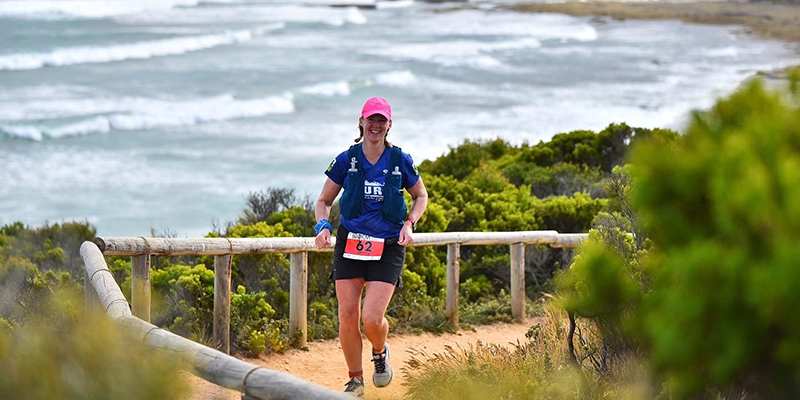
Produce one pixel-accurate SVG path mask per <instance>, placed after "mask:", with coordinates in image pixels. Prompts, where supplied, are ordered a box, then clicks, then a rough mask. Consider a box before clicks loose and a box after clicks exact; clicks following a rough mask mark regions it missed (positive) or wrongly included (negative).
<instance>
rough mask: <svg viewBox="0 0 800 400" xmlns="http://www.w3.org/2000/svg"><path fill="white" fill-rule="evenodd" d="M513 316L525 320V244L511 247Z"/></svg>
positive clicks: (516, 244) (520, 320)
mask: <svg viewBox="0 0 800 400" xmlns="http://www.w3.org/2000/svg"><path fill="white" fill-rule="evenodd" d="M511 316H512V317H514V319H515V320H517V321H519V322H522V321H523V320H525V244H523V243H515V244H512V245H511Z"/></svg>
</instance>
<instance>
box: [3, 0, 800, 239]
mask: <svg viewBox="0 0 800 400" xmlns="http://www.w3.org/2000/svg"><path fill="white" fill-rule="evenodd" d="M356 1H357V2H359V3H361V4H372V5H374V7H372V8H365V7H355V6H345V7H340V6H332V5H335V3H342V2H340V1H335V0H331V1H324V0H313V1H297V2H293V1H285V0H284V1H280V0H140V1H135V0H114V1H96V0H49V1H39V0H23V1H19V0H12V1H8V0H4V1H0V224H6V223H10V222H14V221H22V222H24V223H26V224H28V225H33V226H36V225H41V224H43V223H44V222H45V221H49V222H50V223H55V222H61V221H70V220H80V221H83V220H87V221H89V222H91V223H92V224H94V225H95V226H96V227H97V229H98V235H101V236H140V235H145V236H147V235H150V232H151V229H152V230H155V231H157V232H164V231H170V232H173V233H174V234H177V235H178V236H179V237H200V236H204V235H205V234H206V233H207V232H209V231H210V230H211V226H212V222H211V221H212V220H218V221H220V222H222V223H224V222H226V221H232V220H235V218H236V217H237V215H239V214H240V213H241V210H242V208H243V207H244V205H245V198H246V196H247V194H248V193H250V192H253V191H258V190H263V189H265V188H267V187H288V188H294V189H295V190H296V193H297V194H298V195H300V196H306V195H307V196H310V197H311V198H312V199H316V196H317V195H318V193H319V190H320V188H321V187H322V183H323V182H324V180H325V176H324V175H323V171H324V170H325V168H326V166H327V165H328V163H329V162H330V161H331V159H332V158H333V157H334V156H335V155H336V154H338V153H339V152H341V151H343V150H345V149H346V148H347V146H348V145H349V144H351V143H352V142H353V139H354V138H355V137H357V136H358V130H357V126H356V123H357V119H358V114H359V111H360V109H361V105H362V104H363V102H364V101H365V100H366V99H367V98H369V97H372V96H380V97H385V98H386V99H388V100H389V101H390V102H391V104H392V107H393V117H394V124H393V128H392V130H391V132H390V134H389V140H391V141H392V142H393V143H395V144H397V145H399V146H400V147H402V148H403V149H404V150H405V151H407V152H409V153H410V154H411V155H412V156H413V157H414V159H415V161H416V162H418V163H419V162H421V161H422V160H424V159H433V158H436V157H437V156H439V155H441V154H443V153H445V152H447V151H448V149H449V147H452V146H456V145H458V144H459V143H461V142H462V141H464V140H465V139H488V138H496V137H500V138H503V139H505V140H507V141H509V142H511V143H514V144H519V143H522V142H526V141H527V142H529V143H537V142H539V141H540V140H545V141H546V140H549V138H551V137H552V136H553V135H554V134H556V133H560V132H568V131H571V130H576V129H591V130H601V129H603V128H604V127H606V126H607V125H608V124H610V123H615V122H626V123H628V124H629V125H632V126H640V127H668V128H673V129H677V130H680V129H682V128H683V126H684V124H685V122H686V120H687V117H688V116H689V115H690V112H691V111H692V110H696V109H704V108H708V107H709V106H711V105H712V104H713V102H714V101H715V99H716V98H718V97H719V96H724V95H726V94H728V93H730V92H731V91H733V90H734V89H735V88H736V87H737V86H738V85H739V84H740V83H741V82H742V81H743V80H744V79H746V78H748V77H750V76H752V75H753V74H754V73H756V72H757V71H771V70H774V69H776V68H782V67H785V66H788V65H793V64H798V63H800V53H798V52H797V48H796V47H793V46H791V45H788V44H785V43H781V42H775V41H763V40H757V39H755V38H753V37H751V36H748V35H746V34H744V33H743V32H742V28H741V27H736V26H704V25H692V24H685V23H681V22H674V21H631V20H627V21H618V20H613V19H608V18H592V17H570V16H565V15H559V14H525V13H518V12H512V11H506V10H502V9H500V8H499V7H498V4H500V3H502V1H494V2H493V1H471V2H467V3H436V4H433V3H423V2H414V1H409V0H398V1H384V2H377V3H373V2H371V0H356ZM351 4H353V3H352V2H351Z"/></svg>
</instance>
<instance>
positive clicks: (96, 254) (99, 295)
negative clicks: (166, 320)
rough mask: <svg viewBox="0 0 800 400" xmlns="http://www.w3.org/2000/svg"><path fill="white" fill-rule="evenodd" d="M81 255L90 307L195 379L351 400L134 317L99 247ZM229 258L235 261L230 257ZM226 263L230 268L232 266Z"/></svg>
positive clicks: (264, 395) (270, 394)
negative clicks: (178, 363)
mask: <svg viewBox="0 0 800 400" xmlns="http://www.w3.org/2000/svg"><path fill="white" fill-rule="evenodd" d="M80 252H81V258H82V259H83V263H84V266H85V278H86V282H85V283H86V285H85V288H86V305H87V308H89V309H90V310H91V309H99V310H101V311H103V312H105V313H106V314H107V315H108V316H109V317H111V318H112V319H113V321H114V322H115V323H116V324H118V325H120V326H123V327H125V328H126V329H128V330H129V331H130V332H132V333H134V334H135V336H136V337H137V338H138V339H140V340H142V342H144V343H145V344H146V345H147V346H148V347H150V348H152V349H154V350H157V351H160V352H164V353H167V354H169V355H170V356H172V357H180V358H181V359H183V360H184V361H186V362H187V365H188V366H189V367H190V370H191V372H192V373H194V374H195V375H197V376H199V377H201V378H204V379H206V380H208V381H210V382H213V383H215V384H218V385H220V386H223V387H226V388H229V389H233V390H237V391H239V392H241V393H242V394H243V397H247V398H257V399H263V400H266V399H274V400H293V399H314V400H328V399H331V400H337V399H338V400H345V399H350V398H351V397H350V396H347V395H345V394H344V393H340V392H334V391H332V390H330V389H327V388H324V387H322V386H319V385H316V384H313V383H310V382H306V381H304V380H301V379H299V378H296V377H294V376H292V375H290V374H287V373H284V372H278V371H273V370H270V369H266V368H263V367H259V366H257V365H254V364H250V363H247V362H244V361H241V360H238V359H236V358H234V357H231V356H229V355H227V354H225V353H222V352H221V351H218V350H214V349H211V348H208V347H206V346H203V345H201V344H199V343H195V342H193V341H191V340H189V339H185V338H183V337H180V336H178V335H175V334H173V333H170V332H168V331H166V330H163V329H161V328H159V327H157V326H155V325H152V324H150V323H148V322H145V321H143V320H141V319H139V318H137V317H135V316H132V315H131V309H130V307H129V306H128V301H127V300H126V299H125V297H123V295H122V291H121V290H120V288H119V286H118V285H117V283H116V282H115V281H114V277H113V275H112V274H111V271H109V269H108V265H107V264H106V261H105V258H104V257H103V253H101V252H100V249H99V248H98V247H97V246H96V245H95V244H94V243H92V242H84V243H83V245H81V249H80ZM222 258H225V257H224V256H223V257H222ZM227 258H228V259H230V256H227ZM222 262H223V263H224V262H225V260H224V259H223V260H222ZM227 265H228V266H230V263H229V262H228V263H227ZM228 277H230V274H229V273H228ZM134 298H135V297H134ZM215 309H216V307H215ZM215 329H216V327H215Z"/></svg>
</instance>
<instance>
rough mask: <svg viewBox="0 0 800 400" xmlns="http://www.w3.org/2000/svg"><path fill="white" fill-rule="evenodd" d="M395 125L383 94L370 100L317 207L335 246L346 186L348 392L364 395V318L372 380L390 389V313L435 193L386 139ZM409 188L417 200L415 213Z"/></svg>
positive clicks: (339, 260) (336, 260)
mask: <svg viewBox="0 0 800 400" xmlns="http://www.w3.org/2000/svg"><path fill="white" fill-rule="evenodd" d="M391 127H392V109H391V107H390V106H389V103H388V102H387V101H386V100H384V99H382V98H379V97H373V98H371V99H369V100H367V102H366V103H365V104H364V107H363V108H362V110H361V117H360V118H359V119H358V129H359V131H360V135H359V137H358V139H356V140H355V141H356V143H357V144H355V145H353V146H352V147H351V148H350V149H348V150H345V151H343V152H342V153H340V154H339V155H338V156H337V157H336V158H335V159H334V160H333V161H332V162H331V163H330V165H329V166H328V170H327V171H326V172H325V175H327V176H328V178H327V179H326V180H325V184H324V185H323V186H322V192H321V193H320V195H319V199H317V203H316V208H315V214H316V218H317V221H319V222H318V223H317V225H316V233H317V237H316V239H315V243H316V246H317V247H318V248H323V247H326V246H330V244H331V234H332V233H333V227H332V226H331V224H330V222H329V221H328V217H329V216H330V211H331V206H332V204H333V201H334V200H335V199H336V196H338V195H339V192H340V191H341V189H342V188H343V187H344V194H342V198H341V199H340V201H339V205H340V209H341V217H340V221H339V222H340V223H339V228H338V230H337V232H336V246H335V247H334V252H333V278H334V280H335V282H336V298H337V299H338V301H339V342H340V344H341V346H342V352H343V353H344V358H345V362H346V363H347V368H348V370H349V372H350V374H349V375H350V380H349V381H348V382H347V384H346V385H345V392H347V393H351V394H353V395H354V396H359V397H360V396H363V395H364V372H363V368H362V365H361V364H362V363H361V351H362V348H361V347H362V342H361V329H360V327H359V320H361V321H362V322H363V323H364V334H365V335H366V337H367V339H368V340H369V341H370V343H371V344H372V362H373V364H374V367H375V370H374V373H373V374H372V382H373V383H374V384H375V386H376V387H379V388H380V387H385V386H388V385H389V383H391V381H392V377H393V371H392V366H391V364H390V352H389V344H388V343H386V338H387V335H388V334H389V323H388V321H386V318H385V317H384V315H385V314H386V308H387V307H388V306H389V301H390V300H391V299H392V294H393V293H394V289H395V287H396V286H397V285H399V284H400V274H401V272H402V270H403V263H404V262H405V248H406V247H407V246H409V245H410V244H411V243H413V242H414V239H413V237H412V231H413V230H414V229H416V221H418V220H419V218H420V217H421V216H422V213H423V212H424V211H425V207H426V206H427V204H428V193H427V191H426V190H425V185H423V183H422V179H421V178H420V176H419V171H417V168H416V167H415V166H414V162H413V160H412V159H411V156H410V155H408V154H407V153H404V152H402V151H401V150H400V149H399V148H398V147H396V146H393V145H392V144H391V143H389V142H388V141H387V140H386V135H387V134H388V133H389V129H391ZM359 142H360V143H359ZM403 189H406V190H407V191H408V192H409V193H410V194H411V198H412V200H413V201H412V205H411V210H408V211H407V208H406V205H405V200H404V199H403ZM406 212H408V216H406ZM365 285H366V295H365V297H364V306H363V309H362V307H361V294H362V290H364V287H365Z"/></svg>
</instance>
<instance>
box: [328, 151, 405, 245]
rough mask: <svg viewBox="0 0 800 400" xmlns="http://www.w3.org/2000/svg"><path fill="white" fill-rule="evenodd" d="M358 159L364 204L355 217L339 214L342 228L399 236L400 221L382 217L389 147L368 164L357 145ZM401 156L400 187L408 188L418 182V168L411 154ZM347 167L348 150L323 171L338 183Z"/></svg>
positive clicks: (371, 233)
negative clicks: (401, 184) (362, 177)
mask: <svg viewBox="0 0 800 400" xmlns="http://www.w3.org/2000/svg"><path fill="white" fill-rule="evenodd" d="M358 151H359V154H360V155H361V160H363V161H361V162H362V163H363V164H364V165H359V166H358V169H360V170H361V171H363V172H364V205H363V207H362V208H361V214H360V215H359V216H358V217H356V218H354V219H347V218H345V217H344V216H341V217H340V222H341V223H342V225H344V227H345V229H347V230H348V231H350V232H358V233H364V234H367V235H370V236H374V237H378V238H383V239H387V238H392V237H397V236H400V229H401V228H402V227H403V223H402V222H398V223H391V222H389V221H387V220H386V219H385V218H384V217H383V212H382V208H383V186H384V184H385V183H386V175H387V174H389V173H390V171H389V155H390V154H391V153H392V151H391V149H389V148H388V147H387V148H386V149H384V150H383V154H381V158H379V159H378V162H377V163H375V165H373V164H370V162H369V160H367V157H366V156H364V150H363V149H362V148H361V145H358ZM402 154H403V155H402V157H401V158H400V172H401V173H402V174H403V187H404V188H406V189H408V188H410V187H412V186H414V185H416V184H417V181H418V180H419V171H417V167H415V166H414V160H412V159H411V156H410V155H408V154H407V153H405V152H403V153H402ZM349 168H350V160H349V157H348V150H345V151H343V152H342V153H341V154H339V155H338V156H336V158H335V159H333V161H331V164H330V165H329V166H328V170H327V171H325V175H327V176H328V178H331V180H332V181H333V182H335V183H336V184H337V185H342V186H344V183H345V179H346V178H347V170H348V169H349Z"/></svg>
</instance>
